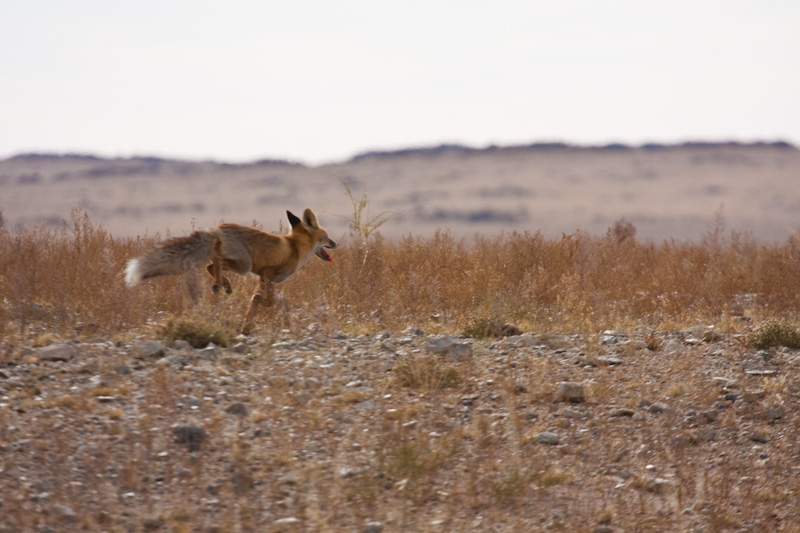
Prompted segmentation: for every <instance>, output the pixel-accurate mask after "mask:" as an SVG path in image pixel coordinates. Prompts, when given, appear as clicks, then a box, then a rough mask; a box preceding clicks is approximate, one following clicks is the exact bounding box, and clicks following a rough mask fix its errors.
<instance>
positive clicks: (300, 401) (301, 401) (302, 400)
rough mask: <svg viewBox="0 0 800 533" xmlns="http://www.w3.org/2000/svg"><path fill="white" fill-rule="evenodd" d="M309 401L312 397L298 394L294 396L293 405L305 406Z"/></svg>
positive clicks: (306, 394) (307, 394) (304, 393)
mask: <svg viewBox="0 0 800 533" xmlns="http://www.w3.org/2000/svg"><path fill="white" fill-rule="evenodd" d="M311 399H312V396H311V395H310V394H309V393H307V392H300V393H297V394H295V395H294V403H296V404H297V405H306V404H307V403H308V402H310V401H311Z"/></svg>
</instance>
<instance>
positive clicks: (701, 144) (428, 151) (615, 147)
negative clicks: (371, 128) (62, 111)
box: [8, 141, 797, 167]
mask: <svg viewBox="0 0 800 533" xmlns="http://www.w3.org/2000/svg"><path fill="white" fill-rule="evenodd" d="M746 147H772V148H782V149H790V150H796V149H797V147H795V146H794V145H793V144H792V143H790V142H787V141H756V142H739V141H721V142H714V141H686V142H682V143H672V144H670V143H644V144H640V145H630V144H624V143H609V144H602V145H580V144H570V143H565V142H536V143H531V144H519V145H504V146H499V145H494V144H493V145H489V146H486V147H483V148H476V147H472V146H467V145H464V144H448V143H444V144H438V145H433V146H420V147H409V148H398V149H396V150H368V151H365V152H361V153H359V154H356V155H355V156H353V157H351V158H350V159H349V160H346V161H344V162H345V163H354V162H356V161H360V160H363V159H368V158H388V157H405V156H437V155H442V154H447V153H463V154H480V153H490V152H503V151H556V150H559V151H564V150H576V151H583V150H585V151H593V152H598V151H626V150H647V151H654V150H669V149H676V148H690V149H692V148H746ZM57 159H80V160H87V161H137V162H140V163H146V164H151V165H155V164H163V163H175V162H181V163H191V162H200V160H197V161H192V160H186V159H180V158H165V157H155V156H130V157H102V156H97V155H94V154H85V153H73V152H67V153H64V154H57V153H47V152H41V153H40V152H29V153H22V154H18V155H15V156H12V157H10V158H8V160H18V161H19V160H26V161H36V160H57ZM203 162H209V163H214V164H216V165H220V166H236V167H241V166H259V165H287V166H301V167H307V166H309V165H306V164H304V163H301V162H297V161H290V160H286V159H258V160H254V161H252V162H245V163H227V162H224V161H215V160H203Z"/></svg>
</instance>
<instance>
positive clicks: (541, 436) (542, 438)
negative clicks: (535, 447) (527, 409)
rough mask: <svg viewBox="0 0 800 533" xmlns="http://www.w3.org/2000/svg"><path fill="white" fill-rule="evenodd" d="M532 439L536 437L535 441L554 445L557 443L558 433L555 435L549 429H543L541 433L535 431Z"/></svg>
mask: <svg viewBox="0 0 800 533" xmlns="http://www.w3.org/2000/svg"><path fill="white" fill-rule="evenodd" d="M534 439H536V442H538V443H540V444H549V445H551V446H555V445H556V444H558V435H556V434H555V433H553V432H551V431H543V432H542V433H537V434H536V436H534Z"/></svg>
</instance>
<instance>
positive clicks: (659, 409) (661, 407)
mask: <svg viewBox="0 0 800 533" xmlns="http://www.w3.org/2000/svg"><path fill="white" fill-rule="evenodd" d="M667 409H668V406H667V404H665V403H663V402H657V403H654V404H653V405H651V406H650V407H648V408H647V411H648V412H649V413H651V414H654V415H657V414H660V413H663V412H664V411H666V410H667Z"/></svg>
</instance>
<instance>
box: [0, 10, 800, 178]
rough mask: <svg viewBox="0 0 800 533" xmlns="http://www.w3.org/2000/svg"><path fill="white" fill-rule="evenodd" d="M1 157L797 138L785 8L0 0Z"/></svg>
mask: <svg viewBox="0 0 800 533" xmlns="http://www.w3.org/2000/svg"><path fill="white" fill-rule="evenodd" d="M0 7H2V13H3V16H2V17H0V157H9V156H11V155H14V154H18V153H23V152H48V153H66V152H77V153H90V154H96V155H100V156H105V157H127V156H131V155H152V156H161V157H174V158H182V159H213V160H218V161H228V162H246V161H254V160H258V159H290V160H294V161H299V162H304V163H308V164H323V163H327V162H335V161H342V160H345V159H347V158H349V157H352V156H353V155H355V154H357V153H361V152H364V151H368V150H391V149H399V148H407V147H419V146H431V145H436V144H440V143H460V144H465V145H469V146H473V147H482V146H487V145H490V144H498V145H509V144H526V143H532V142H547V141H561V142H571V143H577V144H605V143H610V142H624V143H630V144H639V143H643V142H682V141H685V140H738V141H745V142H748V141H754V140H786V141H789V142H792V143H794V144H800V101H799V100H800V33H799V32H798V28H800V2H798V1H797V0H761V1H755V0H753V1H746V2H745V1H740V0H724V1H722V0H691V1H689V0H671V1H669V2H666V1H653V2H642V1H627V0H608V1H606V0H602V1H601V0H564V1H557V2H556V1H554V0H547V1H544V0H542V1H536V0H529V1H511V0H491V1H480V2H478V1H472V0H424V1H420V0H404V1H402V2H399V1H377V0H373V1H352V0H340V1H336V2H331V1H330V0H293V1H286V0H282V1H280V2H277V1H273V0H260V1H245V0H225V1H202V0H192V1H184V0H174V1H171V0H138V1H136V2H109V1H107V0H98V1H88V0H87V1H78V0H52V1H50V0H26V1H24V2H21V1H17V0H0Z"/></svg>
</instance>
